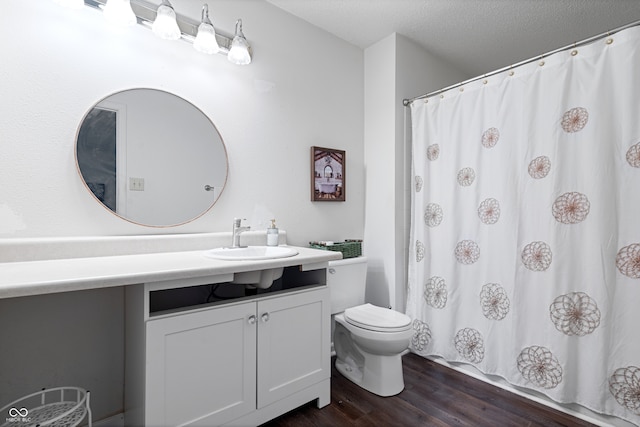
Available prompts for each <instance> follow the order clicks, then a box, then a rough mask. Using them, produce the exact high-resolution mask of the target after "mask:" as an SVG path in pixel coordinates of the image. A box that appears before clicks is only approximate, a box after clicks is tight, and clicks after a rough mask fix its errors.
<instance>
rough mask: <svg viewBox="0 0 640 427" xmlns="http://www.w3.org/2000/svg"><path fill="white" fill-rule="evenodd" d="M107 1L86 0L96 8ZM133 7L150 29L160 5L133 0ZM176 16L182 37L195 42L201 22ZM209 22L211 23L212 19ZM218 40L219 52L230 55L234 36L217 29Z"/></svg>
mask: <svg viewBox="0 0 640 427" xmlns="http://www.w3.org/2000/svg"><path fill="white" fill-rule="evenodd" d="M106 2H107V0H84V4H85V5H87V6H90V7H93V8H95V9H102V8H103V7H104V5H105V4H106ZM162 4H165V5H169V6H171V3H169V1H168V0H162ZM204 6H205V7H206V10H205V8H204V7H203V11H202V15H203V16H204V17H206V19H207V20H209V11H208V7H207V5H206V4H205V5H204ZM131 8H132V9H133V13H134V14H135V15H136V18H137V20H138V23H139V24H142V25H143V26H145V27H147V28H149V29H150V28H151V25H152V24H153V21H154V20H155V19H156V9H157V8H158V6H157V5H154V4H153V3H149V2H147V1H145V0H131ZM176 18H177V19H176V20H177V22H178V27H179V28H180V33H181V35H182V37H181V39H182V40H186V41H188V42H191V43H193V41H194V40H195V38H196V35H197V34H198V26H199V25H200V22H198V21H195V20H193V19H190V18H188V17H185V16H181V15H178V14H176ZM207 23H210V21H209V22H207ZM237 26H238V24H237V23H236V29H237ZM240 30H241V31H242V24H240ZM216 40H217V42H218V45H219V46H220V51H219V53H222V54H223V55H228V53H229V49H230V48H231V42H232V40H233V37H232V36H226V35H224V34H219V33H218V32H217V31H216Z"/></svg>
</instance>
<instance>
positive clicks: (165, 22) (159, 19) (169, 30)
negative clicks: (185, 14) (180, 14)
mask: <svg viewBox="0 0 640 427" xmlns="http://www.w3.org/2000/svg"><path fill="white" fill-rule="evenodd" d="M151 29H152V30H153V33H154V34H155V35H156V36H158V37H160V38H161V39H165V40H178V39H179V38H180V28H179V27H178V22H177V21H176V12H175V11H174V10H173V7H172V6H171V3H169V2H168V1H166V0H163V1H162V4H161V5H160V6H158V11H157V15H156V19H155V21H153V26H152V27H151Z"/></svg>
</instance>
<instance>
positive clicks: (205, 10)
mask: <svg viewBox="0 0 640 427" xmlns="http://www.w3.org/2000/svg"><path fill="white" fill-rule="evenodd" d="M201 22H204V23H205V24H209V25H213V24H212V23H211V19H209V5H208V4H206V3H205V4H203V5H202V19H201Z"/></svg>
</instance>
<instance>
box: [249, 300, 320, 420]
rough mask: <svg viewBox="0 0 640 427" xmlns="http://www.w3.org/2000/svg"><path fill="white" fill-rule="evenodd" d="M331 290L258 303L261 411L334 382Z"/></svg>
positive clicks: (259, 402) (259, 395) (259, 406)
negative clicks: (280, 401) (279, 401)
mask: <svg viewBox="0 0 640 427" xmlns="http://www.w3.org/2000/svg"><path fill="white" fill-rule="evenodd" d="M329 304H330V302H329V290H328V289H327V288H326V287H323V288H319V289H318V290H314V291H310V292H301V293H298V294H293V295H287V296H283V297H280V298H273V299H269V300H264V301H259V302H258V408H263V407H265V406H267V405H269V404H271V403H273V402H275V401H277V400H279V399H282V398H284V397H286V396H289V395H291V394H294V393H296V392H297V391H299V390H301V389H303V388H305V387H308V386H311V385H313V384H316V383H317V382H319V381H321V380H324V379H327V378H330V376H331V368H330V356H331V354H330V352H331V341H330V335H331V321H330V307H329Z"/></svg>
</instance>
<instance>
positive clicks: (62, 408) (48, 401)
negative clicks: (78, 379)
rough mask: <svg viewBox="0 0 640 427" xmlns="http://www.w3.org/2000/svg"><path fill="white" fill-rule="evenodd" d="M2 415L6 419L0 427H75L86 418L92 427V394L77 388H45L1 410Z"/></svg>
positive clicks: (0, 419)
mask: <svg viewBox="0 0 640 427" xmlns="http://www.w3.org/2000/svg"><path fill="white" fill-rule="evenodd" d="M0 414H5V417H6V419H5V422H4V423H3V424H0V427H16V426H20V427H27V426H29V427H45V426H55V427H74V426H77V425H78V424H80V423H81V422H82V420H84V419H85V417H87V422H88V426H89V427H91V408H90V407H89V392H88V391H86V390H83V389H81V388H78V387H56V388H50V389H48V390H44V389H43V390H41V391H39V392H36V393H32V394H29V395H27V396H24V397H21V398H20V399H18V400H15V401H13V402H11V403H9V404H8V405H6V406H5V407H3V408H0ZM0 416H2V415H0ZM0 421H2V418H0Z"/></svg>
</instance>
